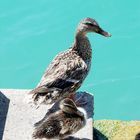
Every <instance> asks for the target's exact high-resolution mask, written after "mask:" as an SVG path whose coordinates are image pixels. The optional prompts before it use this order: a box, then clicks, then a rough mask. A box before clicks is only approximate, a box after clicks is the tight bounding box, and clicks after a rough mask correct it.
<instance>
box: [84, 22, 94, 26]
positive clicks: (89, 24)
mask: <svg viewBox="0 0 140 140" xmlns="http://www.w3.org/2000/svg"><path fill="white" fill-rule="evenodd" d="M85 24H86V25H88V26H94V25H93V24H92V23H89V22H86V23H85Z"/></svg>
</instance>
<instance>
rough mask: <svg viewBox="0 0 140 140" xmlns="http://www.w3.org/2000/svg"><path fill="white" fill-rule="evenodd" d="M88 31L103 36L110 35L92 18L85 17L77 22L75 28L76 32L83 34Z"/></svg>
mask: <svg viewBox="0 0 140 140" xmlns="http://www.w3.org/2000/svg"><path fill="white" fill-rule="evenodd" d="M89 32H95V33H98V34H101V35H103V36H105V37H111V34H110V33H108V32H106V31H104V30H103V29H102V28H101V27H100V26H99V24H98V23H97V22H96V21H95V20H94V19H92V18H85V19H83V20H82V21H81V22H80V23H79V25H78V28H77V34H82V35H85V34H86V33H89Z"/></svg>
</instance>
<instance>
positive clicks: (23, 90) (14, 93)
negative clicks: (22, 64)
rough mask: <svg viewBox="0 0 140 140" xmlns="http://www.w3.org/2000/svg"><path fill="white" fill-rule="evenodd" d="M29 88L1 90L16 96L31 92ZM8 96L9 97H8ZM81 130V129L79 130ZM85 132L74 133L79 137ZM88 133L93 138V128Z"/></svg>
mask: <svg viewBox="0 0 140 140" xmlns="http://www.w3.org/2000/svg"><path fill="white" fill-rule="evenodd" d="M29 90H30V89H0V91H1V92H2V93H6V95H8V96H9V97H10V96H13V95H14V96H16V95H17V93H18V94H19V95H20V93H21V94H23V93H27V92H29ZM8 96H7V97H8ZM88 122H89V123H90V124H91V125H90V127H91V128H92V119H88ZM86 130H89V127H88V129H87V128H86ZM79 132H80V131H79ZM84 132H85V130H84ZM82 133H83V132H82V131H81V132H80V133H77V135H74V136H77V137H79V136H80V135H81V134H82ZM87 133H88V134H87V135H92V138H93V130H91V131H89V132H87ZM87 138H89V137H87ZM92 138H91V139H92Z"/></svg>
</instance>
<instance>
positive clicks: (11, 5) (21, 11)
mask: <svg viewBox="0 0 140 140" xmlns="http://www.w3.org/2000/svg"><path fill="white" fill-rule="evenodd" d="M139 5H140V1H139V0H135V1H132V0H127V1H126V0H124V1H122V0H108V1H106V0H88V1H85V0H75V1H74V0H73V1H72V0H67V1H64V0H63V1H60V0H59V1H58V0H40V1H38V0H24V1H19V0H13V1H10V0H5V1H4V0H3V1H0V88H21V89H22V88H34V87H35V86H36V84H37V83H38V82H39V80H40V78H41V76H42V74H43V72H44V70H45V69H46V66H47V65H48V64H49V63H50V61H51V60H52V59H53V57H54V56H55V55H56V54H57V53H58V52H60V51H62V50H65V49H67V48H68V47H70V45H71V44H72V42H73V39H74V33H75V28H76V26H77V24H78V22H79V21H80V20H81V19H82V18H85V17H92V18H95V19H96V20H97V21H98V22H99V24H100V25H101V27H102V28H103V29H105V30H106V31H109V32H110V33H111V34H112V37H111V38H105V37H102V36H100V35H93V34H89V35H88V36H89V38H90V41H91V44H92V48H93V60H92V68H91V71H90V74H89V76H88V77H87V79H86V81H85V82H84V84H83V86H82V87H81V89H80V90H86V91H88V92H91V93H93V94H94V97H95V119H123V120H132V119H134V120H136V119H139V118H140V111H139V101H140V62H139V60H140V39H139V37H140V8H139Z"/></svg>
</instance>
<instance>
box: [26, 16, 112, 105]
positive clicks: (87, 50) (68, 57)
mask: <svg viewBox="0 0 140 140" xmlns="http://www.w3.org/2000/svg"><path fill="white" fill-rule="evenodd" d="M89 32H93V33H98V34H101V35H103V36H105V37H110V36H111V34H110V33H108V32H106V31H104V30H103V29H102V28H101V27H100V26H99V24H98V23H97V22H96V21H95V20H94V19H92V18H85V19H83V20H82V21H81V22H80V23H79V25H78V27H77V30H76V35H75V40H74V43H73V45H72V47H71V48H69V49H68V50H66V51H64V52H61V53H59V54H58V55H57V56H56V57H55V58H54V60H53V61H52V62H51V64H50V65H49V67H48V68H47V70H46V71H45V73H44V75H43V77H42V78H41V81H40V83H39V84H38V86H37V87H36V88H35V89H33V90H32V91H30V92H29V94H28V95H31V101H32V102H34V103H35V104H36V105H38V106H39V105H40V104H42V103H44V104H53V103H55V102H56V101H58V100H60V99H63V98H66V97H69V96H71V95H73V94H74V93H75V92H76V91H77V90H78V89H79V88H80V86H81V84H82V83H83V81H84V79H85V78H86V77H87V75H88V73H89V70H90V67H91V58H92V49H91V45H90V42H89V40H88V38H87V37H86V34H87V33H89Z"/></svg>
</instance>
